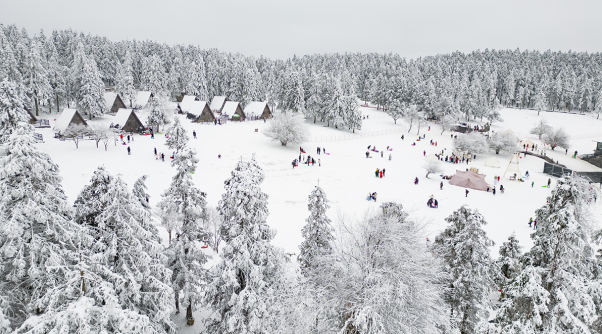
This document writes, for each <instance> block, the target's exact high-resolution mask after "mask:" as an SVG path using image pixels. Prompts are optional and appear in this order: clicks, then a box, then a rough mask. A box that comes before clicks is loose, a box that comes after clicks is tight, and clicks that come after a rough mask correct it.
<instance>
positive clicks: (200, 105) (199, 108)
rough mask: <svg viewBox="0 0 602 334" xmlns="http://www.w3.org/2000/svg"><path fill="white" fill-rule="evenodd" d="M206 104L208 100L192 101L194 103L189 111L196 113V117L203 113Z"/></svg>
mask: <svg viewBox="0 0 602 334" xmlns="http://www.w3.org/2000/svg"><path fill="white" fill-rule="evenodd" d="M206 105H207V102H206V101H192V103H191V104H190V110H189V111H188V113H189V114H192V115H195V116H196V117H199V116H201V114H202V113H203V109H205V106H206Z"/></svg>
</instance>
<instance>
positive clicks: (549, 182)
mask: <svg viewBox="0 0 602 334" xmlns="http://www.w3.org/2000/svg"><path fill="white" fill-rule="evenodd" d="M551 184H552V179H551V178H549V179H548V188H550V185H551Z"/></svg>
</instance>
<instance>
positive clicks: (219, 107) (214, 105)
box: [210, 96, 226, 114]
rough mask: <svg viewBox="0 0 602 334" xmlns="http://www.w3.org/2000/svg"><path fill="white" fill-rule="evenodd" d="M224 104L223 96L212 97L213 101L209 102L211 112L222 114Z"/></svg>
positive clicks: (224, 98)
mask: <svg viewBox="0 0 602 334" xmlns="http://www.w3.org/2000/svg"><path fill="white" fill-rule="evenodd" d="M225 104H226V97H225V96H214V97H213V100H211V106H210V108H211V111H213V112H216V113H220V114H221V113H222V111H223V109H224V105H225Z"/></svg>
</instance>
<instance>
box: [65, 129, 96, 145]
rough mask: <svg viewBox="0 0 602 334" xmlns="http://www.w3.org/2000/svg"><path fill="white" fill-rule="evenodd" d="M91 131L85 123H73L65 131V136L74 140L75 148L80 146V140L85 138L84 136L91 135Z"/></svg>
mask: <svg viewBox="0 0 602 334" xmlns="http://www.w3.org/2000/svg"><path fill="white" fill-rule="evenodd" d="M90 133H91V131H90V128H88V127H87V126H85V125H82V124H72V125H69V127H68V128H67V129H66V130H65V131H64V132H63V134H62V135H63V137H65V138H69V139H71V140H73V142H74V143H75V148H79V141H80V140H83V139H84V136H88V135H90Z"/></svg>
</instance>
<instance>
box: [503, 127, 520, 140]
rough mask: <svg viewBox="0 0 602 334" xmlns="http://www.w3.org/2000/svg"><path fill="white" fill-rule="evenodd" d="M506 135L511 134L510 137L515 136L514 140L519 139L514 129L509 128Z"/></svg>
mask: <svg viewBox="0 0 602 334" xmlns="http://www.w3.org/2000/svg"><path fill="white" fill-rule="evenodd" d="M504 134H505V135H510V137H512V138H514V140H516V141H519V139H518V136H517V135H516V134H515V133H514V131H512V129H508V130H506V131H505V132H504Z"/></svg>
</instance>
